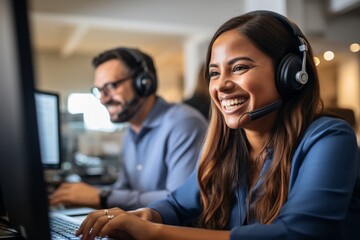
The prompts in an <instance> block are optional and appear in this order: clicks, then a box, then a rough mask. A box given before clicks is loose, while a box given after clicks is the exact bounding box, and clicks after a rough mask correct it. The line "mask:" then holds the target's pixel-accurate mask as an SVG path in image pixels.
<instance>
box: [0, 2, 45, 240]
mask: <svg viewBox="0 0 360 240" xmlns="http://www.w3.org/2000/svg"><path fill="white" fill-rule="evenodd" d="M27 10H28V9H27V2H26V0H16V1H13V0H0V53H1V54H0V97H1V101H0V112H1V117H0V119H1V120H0V138H1V139H0V156H1V161H0V184H1V187H0V188H1V192H2V198H3V201H4V205H5V210H6V213H7V216H8V218H9V222H10V224H11V226H12V227H13V228H15V229H17V230H18V232H19V233H20V234H21V235H22V236H23V237H24V238H26V239H50V231H49V216H48V200H47V193H46V185H45V182H44V177H43V166H42V164H41V155H40V144H39V137H38V130H37V129H38V128H37V120H36V110H35V97H34V92H35V90H34V75H33V65H32V53H31V44H30V35H29V25H28V13H27Z"/></svg>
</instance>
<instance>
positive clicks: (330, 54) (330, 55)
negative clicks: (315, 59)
mask: <svg viewBox="0 0 360 240" xmlns="http://www.w3.org/2000/svg"><path fill="white" fill-rule="evenodd" d="M334 57H335V54H334V52H332V51H326V52H324V59H325V60H326V61H331V60H333V59H334Z"/></svg>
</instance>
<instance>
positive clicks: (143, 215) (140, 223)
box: [75, 208, 158, 240]
mask: <svg viewBox="0 0 360 240" xmlns="http://www.w3.org/2000/svg"><path fill="white" fill-rule="evenodd" d="M154 212H155V211H153V210H151V209H148V208H142V209H138V210H135V211H131V212H126V211H123V210H121V209H120V208H112V209H109V210H107V209H105V210H98V211H94V212H92V213H90V214H89V215H88V216H87V217H86V218H85V220H84V221H83V223H82V224H81V226H80V228H79V230H78V231H77V232H76V233H75V235H76V236H80V235H82V238H83V239H94V238H95V237H105V236H108V237H111V238H116V239H124V240H125V239H126V240H130V239H144V240H145V239H151V236H152V232H153V230H154V227H153V226H152V225H155V224H153V223H151V220H152V219H153V214H152V213H154ZM155 213H156V212H155ZM157 217H158V216H156V215H155V219H156V220H157ZM139 229H141V231H139Z"/></svg>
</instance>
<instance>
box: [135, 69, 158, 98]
mask: <svg viewBox="0 0 360 240" xmlns="http://www.w3.org/2000/svg"><path fill="white" fill-rule="evenodd" d="M134 89H135V91H136V93H137V94H138V96H140V97H147V96H149V95H150V94H152V93H154V91H155V89H156V81H155V80H154V78H153V77H151V75H150V74H149V73H145V72H140V73H138V74H136V76H135V77H134Z"/></svg>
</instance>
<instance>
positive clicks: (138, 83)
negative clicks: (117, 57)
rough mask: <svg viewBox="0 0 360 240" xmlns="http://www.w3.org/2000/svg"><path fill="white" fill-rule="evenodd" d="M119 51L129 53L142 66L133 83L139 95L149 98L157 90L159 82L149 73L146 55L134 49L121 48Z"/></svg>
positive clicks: (135, 74)
mask: <svg viewBox="0 0 360 240" xmlns="http://www.w3.org/2000/svg"><path fill="white" fill-rule="evenodd" d="M119 50H122V51H124V52H127V53H128V54H129V55H130V56H131V57H132V58H133V59H134V60H135V61H136V62H137V63H139V65H140V68H139V69H138V70H137V71H136V72H135V73H134V76H133V81H132V82H133V87H134V90H135V92H136V93H137V95H138V96H139V97H147V96H149V95H151V94H153V93H154V92H155V91H156V88H157V80H156V78H155V76H154V74H152V73H151V72H150V71H149V68H148V65H147V63H146V59H145V57H144V55H143V54H142V53H141V52H140V51H139V50H137V49H134V48H120V49H119Z"/></svg>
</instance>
